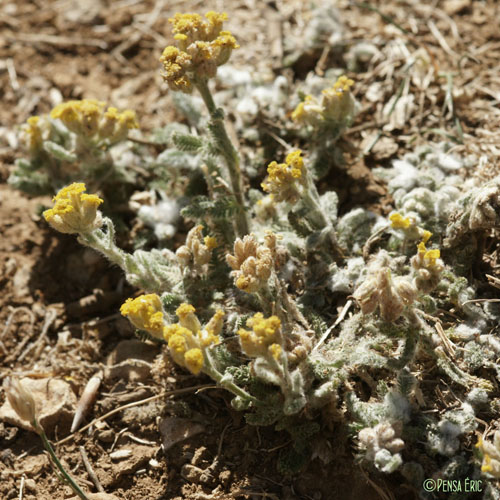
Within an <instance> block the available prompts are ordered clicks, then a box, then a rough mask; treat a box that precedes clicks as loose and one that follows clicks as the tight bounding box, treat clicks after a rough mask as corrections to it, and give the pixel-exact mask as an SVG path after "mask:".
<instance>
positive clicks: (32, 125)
mask: <svg viewBox="0 0 500 500" xmlns="http://www.w3.org/2000/svg"><path fill="white" fill-rule="evenodd" d="M22 129H23V132H24V133H25V134H26V136H27V141H26V142H27V143H28V147H29V149H30V150H36V149H40V148H41V147H42V142H43V139H42V130H41V128H40V117H39V116H30V117H29V118H28V119H27V120H26V124H25V125H23V126H22Z"/></svg>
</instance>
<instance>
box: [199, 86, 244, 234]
mask: <svg viewBox="0 0 500 500" xmlns="http://www.w3.org/2000/svg"><path fill="white" fill-rule="evenodd" d="M195 85H196V88H197V89H198V91H199V93H200V95H201V98H202V99H203V102H204V103H205V106H206V107H207V109H208V112H209V114H210V119H211V120H210V130H211V132H212V134H213V136H214V138H215V140H216V142H217V146H218V148H219V150H220V152H221V154H222V156H223V157H224V160H225V162H226V165H227V169H228V171H229V177H230V180H231V187H232V190H233V194H234V196H235V198H236V201H237V203H238V212H237V214H236V221H235V224H236V232H237V233H238V236H240V237H243V236H244V235H245V234H248V221H247V218H246V213H245V209H244V200H243V193H242V187H241V172H240V159H239V156H238V152H237V151H236V149H235V148H234V146H233V144H232V142H231V140H230V139H229V136H228V135H227V131H226V127H225V125H224V114H223V112H222V110H221V109H219V108H217V106H216V105H215V102H214V99H213V97H212V94H211V92H210V89H209V88H208V84H207V81H206V80H205V79H197V80H196V82H195Z"/></svg>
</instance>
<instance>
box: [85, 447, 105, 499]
mask: <svg viewBox="0 0 500 500" xmlns="http://www.w3.org/2000/svg"><path fill="white" fill-rule="evenodd" d="M79 449H80V455H81V456H82V460H83V465H84V466H85V470H86V471H87V474H88V475H89V477H90V479H91V480H92V482H93V483H94V485H95V487H96V488H97V491H99V492H100V493H103V492H104V488H103V487H102V484H101V483H100V481H99V478H98V477H97V475H96V473H95V472H94V469H92V465H90V461H89V457H88V456H87V452H86V451H85V447H83V446H80V447H79Z"/></svg>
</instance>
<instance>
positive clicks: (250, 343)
mask: <svg viewBox="0 0 500 500" xmlns="http://www.w3.org/2000/svg"><path fill="white" fill-rule="evenodd" d="M246 325H247V327H250V328H252V331H248V330H245V329H244V328H240V329H239V330H238V335H239V336H240V342H241V348H242V350H243V352H244V353H245V354H246V355H247V356H250V357H257V356H266V355H267V354H268V352H270V353H271V355H273V356H274V355H275V354H276V353H277V347H273V348H272V349H271V350H268V349H269V348H270V347H271V346H272V345H277V346H278V347H280V345H279V344H280V340H281V334H280V328H281V321H280V319H279V318H278V317H277V316H270V317H269V318H264V315H263V314H262V313H256V314H254V316H253V317H252V318H250V319H248V320H247V323H246ZM280 349H281V347H280ZM280 352H281V351H280ZM279 354H280V353H278V354H276V355H279ZM275 359H277V358H275Z"/></svg>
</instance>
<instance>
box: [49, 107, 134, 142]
mask: <svg viewBox="0 0 500 500" xmlns="http://www.w3.org/2000/svg"><path fill="white" fill-rule="evenodd" d="M50 117H51V118H53V119H59V120H61V121H62V122H63V123H64V125H65V126H66V127H67V128H68V129H69V130H71V131H72V132H74V133H75V134H79V135H82V136H84V137H88V138H90V137H94V136H97V138H98V139H108V140H109V141H110V142H118V141H120V140H123V139H124V138H126V136H127V133H128V130H130V129H133V128H138V127H139V124H138V122H137V117H136V115H135V112H134V111H131V110H129V109H127V110H125V111H122V112H118V110H117V109H116V108H108V109H106V103H104V102H101V101H96V100H94V99H83V100H81V101H68V102H63V103H61V104H58V105H57V106H56V107H55V108H54V109H53V110H52V111H51V112H50Z"/></svg>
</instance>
